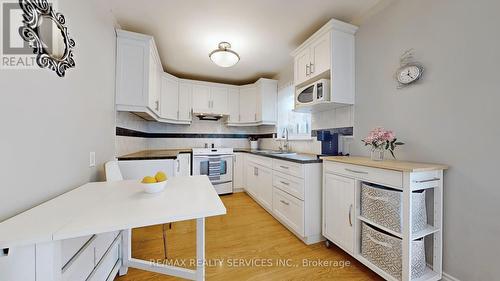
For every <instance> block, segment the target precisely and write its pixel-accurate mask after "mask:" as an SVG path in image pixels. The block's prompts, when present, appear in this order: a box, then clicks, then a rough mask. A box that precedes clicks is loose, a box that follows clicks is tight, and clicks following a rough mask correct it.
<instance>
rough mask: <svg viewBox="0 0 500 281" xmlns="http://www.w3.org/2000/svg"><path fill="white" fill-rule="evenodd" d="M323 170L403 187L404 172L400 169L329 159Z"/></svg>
mask: <svg viewBox="0 0 500 281" xmlns="http://www.w3.org/2000/svg"><path fill="white" fill-rule="evenodd" d="M323 170H324V172H325V173H333V174H339V175H343V176H347V177H351V178H356V179H361V180H365V181H369V182H373V183H378V184H381V185H387V186H392V187H398V188H402V187H403V173H401V172H398V171H391V170H384V169H377V168H371V167H365V166H358V165H351V164H344V163H335V162H328V161H325V162H324V163H323Z"/></svg>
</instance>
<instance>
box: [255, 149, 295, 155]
mask: <svg viewBox="0 0 500 281" xmlns="http://www.w3.org/2000/svg"><path fill="white" fill-rule="evenodd" d="M254 152H255V153H260V154H271V155H295V154H297V153H295V152H287V151H279V150H257V151H254Z"/></svg>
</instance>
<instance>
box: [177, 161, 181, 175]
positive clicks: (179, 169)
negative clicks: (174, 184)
mask: <svg viewBox="0 0 500 281" xmlns="http://www.w3.org/2000/svg"><path fill="white" fill-rule="evenodd" d="M180 172H181V162H180V161H179V159H177V173H180Z"/></svg>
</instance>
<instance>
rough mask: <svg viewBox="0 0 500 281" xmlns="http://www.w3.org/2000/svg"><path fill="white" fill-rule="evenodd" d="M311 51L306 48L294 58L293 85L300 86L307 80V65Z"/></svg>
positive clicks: (309, 61)
mask: <svg viewBox="0 0 500 281" xmlns="http://www.w3.org/2000/svg"><path fill="white" fill-rule="evenodd" d="M310 54H311V50H310V49H309V48H306V49H305V50H302V51H301V52H299V53H298V54H296V55H295V56H294V83H295V84H296V85H298V84H302V83H303V82H304V81H306V80H307V79H309V64H310V63H311V59H310Z"/></svg>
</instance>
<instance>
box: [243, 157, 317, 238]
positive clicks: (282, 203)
mask: <svg viewBox="0 0 500 281" xmlns="http://www.w3.org/2000/svg"><path fill="white" fill-rule="evenodd" d="M321 170H322V169H321V163H307V164H301V163H295V162H291V161H284V160H278V159H273V158H269V157H265V156H258V155H255V154H249V153H246V155H245V168H244V171H245V177H246V178H245V183H244V184H245V191H246V192H247V193H248V194H249V195H250V196H251V197H252V198H253V199H254V200H255V201H256V202H257V203H258V204H259V205H261V206H262V207H263V208H264V209H266V210H267V211H268V212H269V213H270V214H271V215H273V216H274V217H275V218H276V219H277V220H278V221H280V222H281V223H282V224H283V225H284V226H285V227H287V228H288V229H289V230H290V231H292V232H293V233H294V234H295V235H297V236H298V237H299V238H300V239H301V240H302V241H304V243H306V244H308V245H309V244H314V243H317V242H320V241H322V240H323V239H324V238H323V236H322V235H321Z"/></svg>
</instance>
